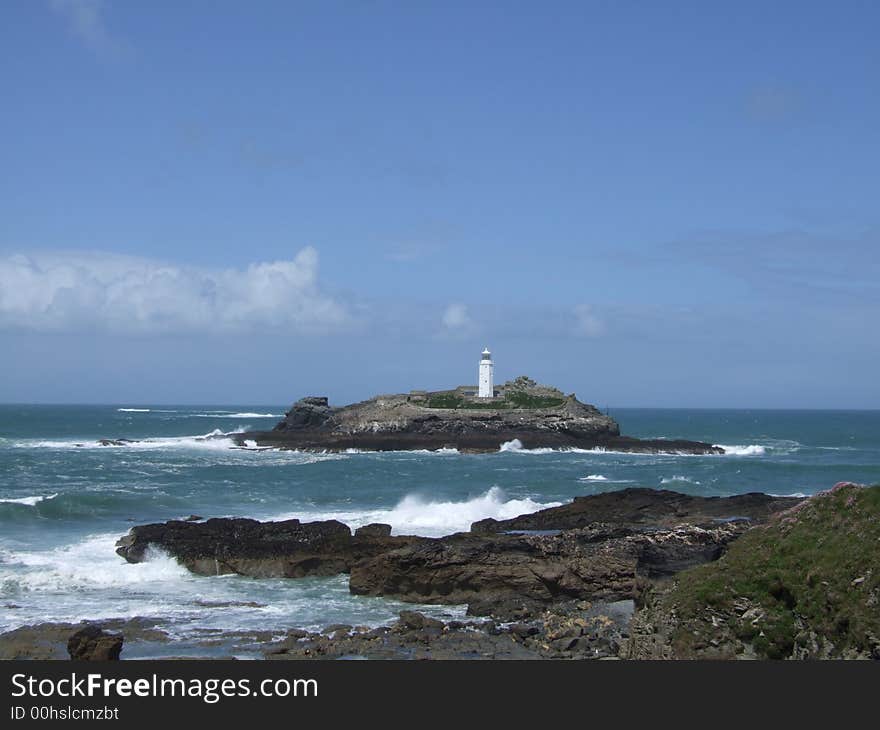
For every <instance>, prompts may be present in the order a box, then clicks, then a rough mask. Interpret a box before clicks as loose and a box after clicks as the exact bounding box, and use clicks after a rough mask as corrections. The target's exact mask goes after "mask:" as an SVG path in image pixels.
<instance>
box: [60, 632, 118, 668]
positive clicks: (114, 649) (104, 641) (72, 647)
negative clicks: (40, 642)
mask: <svg viewBox="0 0 880 730" xmlns="http://www.w3.org/2000/svg"><path fill="white" fill-rule="evenodd" d="M122 643H123V637H122V634H111V633H108V632H106V631H104V629H103V628H101V627H100V626H97V625H96V624H89V625H88V626H85V627H83V628H81V629H80V630H79V631H77V632H76V633H74V634H73V635H71V637H70V638H69V639H68V641H67V653H68V654H70V658H71V659H74V660H76V661H86V662H101V661H110V660H116V659H119V655H120V654H121V653H122Z"/></svg>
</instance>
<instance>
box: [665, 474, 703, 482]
mask: <svg viewBox="0 0 880 730" xmlns="http://www.w3.org/2000/svg"><path fill="white" fill-rule="evenodd" d="M677 482H679V483H680V482H686V483H688V484H699V483H700V482H698V481H697V480H696V479H692V478H691V477H686V476H682V475H675V476H671V477H663V478H662V479H661V480H660V484H675V483H677Z"/></svg>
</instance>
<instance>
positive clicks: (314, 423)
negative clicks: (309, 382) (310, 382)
mask: <svg viewBox="0 0 880 730" xmlns="http://www.w3.org/2000/svg"><path fill="white" fill-rule="evenodd" d="M331 414H332V410H331V408H330V405H329V403H328V401H327V398H326V397H318V396H309V397H306V398H300V399H299V400H298V401H297V402H296V403H294V404H293V405H292V406H291V408H290V410H289V411H288V412H287V413H286V414H285V416H284V420H283V421H281V422H280V423H279V424H278V425H277V426H275V430H276V431H296V430H300V429H309V428H320V427H321V426H324V424H326V423H327V421H328V420H330V416H331Z"/></svg>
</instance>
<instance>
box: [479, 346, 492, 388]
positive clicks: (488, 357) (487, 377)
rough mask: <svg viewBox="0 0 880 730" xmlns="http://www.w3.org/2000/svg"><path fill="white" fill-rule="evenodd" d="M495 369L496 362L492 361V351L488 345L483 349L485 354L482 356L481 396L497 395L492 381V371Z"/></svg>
mask: <svg viewBox="0 0 880 730" xmlns="http://www.w3.org/2000/svg"><path fill="white" fill-rule="evenodd" d="M494 370H495V363H494V362H492V353H491V352H489V348H488V347H487V348H486V349H485V350H483V356H482V357H481V358H480V379H479V381H478V382H479V384H480V388H479V391H478V392H477V397H479V398H491V397H492V396H494V395H495V389H494V387H493V383H492V372H493V371H494Z"/></svg>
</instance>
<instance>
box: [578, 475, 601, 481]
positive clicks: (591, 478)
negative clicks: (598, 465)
mask: <svg viewBox="0 0 880 730" xmlns="http://www.w3.org/2000/svg"><path fill="white" fill-rule="evenodd" d="M578 481H579V482H607V481H608V477H606V476H605V475H604V474H588V475H587V476H585V477H581V478H580V479H578Z"/></svg>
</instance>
